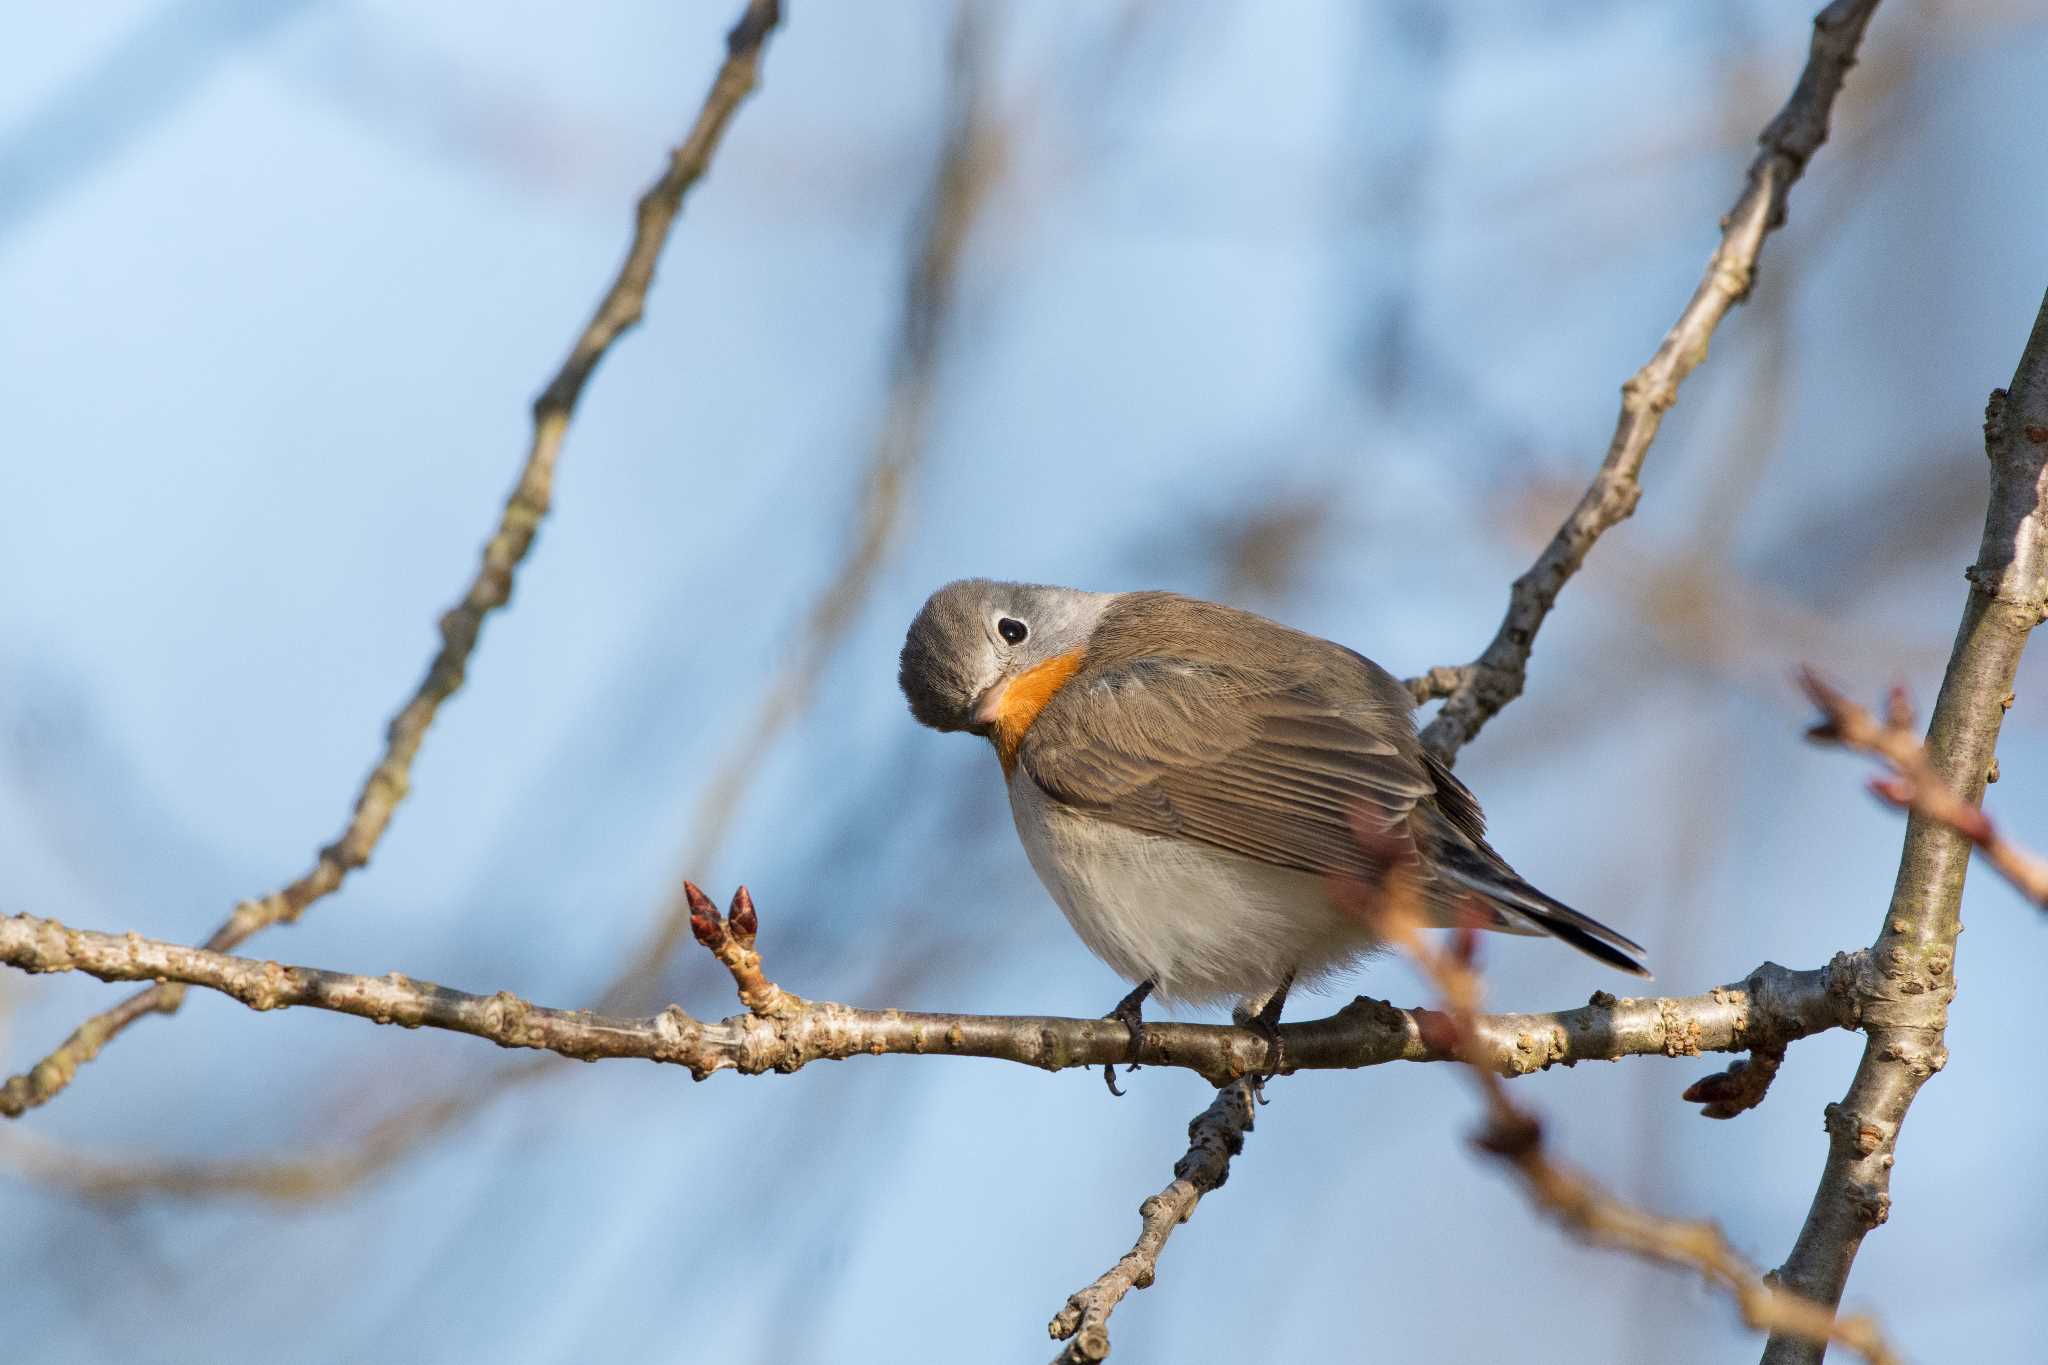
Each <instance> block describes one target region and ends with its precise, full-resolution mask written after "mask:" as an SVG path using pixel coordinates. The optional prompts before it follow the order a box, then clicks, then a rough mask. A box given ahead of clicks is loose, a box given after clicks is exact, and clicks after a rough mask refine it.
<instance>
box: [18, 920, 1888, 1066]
mask: <svg viewBox="0 0 2048 1365" xmlns="http://www.w3.org/2000/svg"><path fill="white" fill-rule="evenodd" d="M697 894H698V897H699V901H700V909H699V913H698V925H697V933H698V937H699V938H700V940H702V941H703V942H704V943H705V945H706V947H707V948H709V949H710V950H711V951H712V953H713V955H714V956H716V957H717V958H718V959H719V960H720V961H721V962H723V963H724V964H725V966H726V968H727V970H728V971H729V972H731V973H732V974H733V977H734V981H735V984H736V986H737V987H738V988H739V991H740V994H741V998H742V1001H743V1003H745V1004H746V1005H747V1006H748V1013H746V1014H743V1015H735V1016H733V1017H731V1018H728V1019H723V1020H717V1021H706V1020H699V1019H696V1018H694V1017H692V1016H691V1015H689V1014H686V1013H685V1012H683V1011H682V1010H681V1009H680V1008H677V1007H674V1006H671V1007H670V1008H668V1009H666V1010H663V1011H661V1012H660V1013H658V1014H655V1015H651V1016H644V1017H637V1018H632V1017H621V1016H613V1015H605V1014H598V1013H593V1012H591V1011H589V1010H564V1009H551V1008H548V1007H546V1006H542V1005H537V1004H534V1003H532V1002H530V1001H527V1000H523V999H520V998H519V997H517V996H515V995H513V994H511V993H510V992H507V991H499V992H498V993H496V994H494V995H472V994H469V993H467V992H464V991H458V990H451V989H449V988H448V987H445V986H438V985H435V984H433V983H431V982H426V981H418V980H414V979H412V978H409V977H406V976H403V975H400V974H397V973H393V974H392V975H389V976H381V977H372V976H356V975H351V974H349V973H346V972H330V971H323V970H321V969H319V968H313V967H287V966H282V965H280V964H278V963H276V962H264V961H258V960H256V959H254V958H246V957H233V956H230V955H228V954H225V953H216V952H212V951H210V950H208V949H204V948H187V947H183V946H180V945H178V944H172V943H164V942H160V941H158V940H155V939H146V938H142V937H140V936H138V935H135V934H103V933H96V932H93V931H91V930H85V929H71V928H67V927H66V926H64V925H61V924H59V923H57V922H56V921H55V920H48V919H39V918H37V917H35V916H33V915H13V916H7V917H0V964H5V965H9V966H13V967H17V968H20V969H21V970H24V971H30V972H63V971H80V972H84V973H86V974H87V975H90V976H96V977H98V978H100V979H101V980H103V981H152V980H160V981H175V982H182V983H185V984H187V985H194V986H202V987H205V988H206V989H208V990H214V991H219V992H220V993H221V994H223V995H227V996H231V997H233V998H234V999H236V1000H239V1001H241V1002H242V1003H243V1004H245V1005H248V1006H249V1007H250V1008H252V1009H256V1010H271V1009H283V1008H286V1007H289V1006H300V1007H308V1008H313V1009H323V1010H331V1011H334V1012H336V1013H339V1014H348V1015H354V1016H356V1017H358V1018H363V1019H369V1020H372V1021H374V1022H376V1023H380V1024H401V1025H403V1026H405V1027H407V1028H420V1027H426V1028H439V1029H448V1030H451V1031H453V1032H457V1033H467V1034H471V1035H472V1036H475V1037H478V1038H486V1039H489V1040H490V1041H492V1042H494V1043H497V1044H498V1045H500V1046H501V1047H513V1048H533V1049H538V1050H542V1051H548V1052H555V1053H559V1054H561V1055H563V1056H566V1057H575V1058H578V1059H580V1060H596V1059H599V1058H610V1057H637V1058H642V1059H646V1060H651V1061H660V1062H668V1063H673V1064H675V1065H679V1066H684V1067H687V1068H689V1070H690V1071H691V1072H692V1073H693V1074H694V1075H696V1076H697V1077H698V1078H699V1079H702V1078H704V1077H706V1076H710V1075H712V1074H713V1073H715V1072H719V1071H739V1072H742V1073H745V1074H749V1075H752V1074H757V1073H759V1072H763V1071H771V1070H772V1071H779V1072H791V1071H796V1070H798V1069H800V1068H802V1067H804V1066H807V1065H809V1064H810V1063H812V1062H817V1061H837V1060H843V1059H846V1058H851V1057H857V1056H863V1055H868V1056H882V1055H885V1054H892V1053H895V1054H927V1053H930V1054H939V1055H944V1056H952V1057H986V1058H994V1059H998V1060H1003V1061H1011V1062H1019V1063H1022V1064H1024V1065H1027V1066H1034V1067H1039V1068H1042V1069H1045V1070H1048V1071H1058V1070H1063V1069H1066V1068H1069V1067H1077V1066H1078V1067H1087V1066H1100V1065H1104V1064H1106V1063H1109V1062H1122V1061H1124V1060H1126V1059H1127V1058H1128V1057H1129V1054H1130V1034H1129V1031H1128V1030H1127V1029H1126V1028H1125V1027H1124V1025H1123V1024H1122V1022H1121V1021H1119V1020H1116V1019H1113V1018H1112V1019H1066V1018H1059V1017H1055V1016H1044V1015H987V1014H947V1013H926V1012H919V1011H913V1010H893V1009H861V1008H858V1007H855V1006H852V1005H843V1004H838V1003H835V1002H833V1001H828V1000H811V999H807V998H804V997H801V996H797V995H794V994H792V993H790V992H789V991H787V990H785V989H783V988H781V987H779V986H777V985H776V984H775V983H774V982H773V981H772V980H770V979H769V978H768V976H767V975H766V974H765V972H764V970H763V968H762V966H761V961H760V957H759V954H758V951H757V950H756V949H755V947H754V937H753V936H754V934H755V933H756V932H757V931H758V918H757V916H756V914H755V912H754V910H753V906H752V902H751V901H736V902H735V906H734V918H729V919H726V920H723V921H719V922H718V923H719V926H722V927H715V926H714V925H713V924H712V923H710V922H707V921H714V920H716V919H717V917H716V912H715V910H713V909H712V908H711V907H710V902H709V901H708V900H704V899H703V898H702V893H701V892H699V893H697ZM721 935H724V937H723V938H721ZM1866 969H1867V963H1866V961H1865V959H1864V958H1863V956H1862V955H1860V954H1854V953H1844V954H1840V955H1838V956H1837V957H1836V958H1835V960H1834V961H1833V962H1831V963H1829V964H1828V965H1827V966H1826V967H1822V968H1817V969H1814V970H1811V971H1803V972H1795V971H1789V970H1787V969H1785V968H1783V967H1779V966H1777V965H1775V964H1772V963H1766V964H1764V965H1763V966H1761V967H1759V968H1758V969H1757V970H1756V971H1755V972H1753V973H1751V974H1750V976H1749V977H1748V979H1746V980H1744V981H1740V982H1734V983H1731V984H1729V985H1726V986H1719V987H1716V988H1715V989H1713V990H1711V991H1708V992H1706V993H1705V994H1702V995H1693V996H1673V997H1665V998H1661V999H1639V1000H1638V999H1625V1000H1618V999H1616V998H1615V997H1613V996H1611V995H1606V994H1604V993H1603V994H1601V995H1597V996H1595V997H1594V998H1593V1000H1592V1002H1591V1003H1589V1004H1586V1005H1582V1006H1580V1007H1578V1008H1577V1009H1568V1010H1557V1011H1554V1012H1550V1013H1532V1014H1496V1015H1489V1016H1485V1017H1483V1018H1478V1019H1475V1020H1473V1021H1472V1025H1471V1028H1472V1032H1473V1036H1474V1038H1476V1039H1477V1040H1478V1044H1479V1045H1480V1046H1483V1047H1484V1049H1485V1055H1486V1058H1487V1065H1488V1066H1489V1067H1491V1068H1492V1069H1493V1070H1495V1071H1497V1072H1498V1073H1500V1074H1501V1075H1503V1076H1520V1075H1527V1074H1530V1073H1532V1072H1536V1071H1542V1070H1546V1069H1548V1068H1550V1067H1553V1066H1560V1065H1562V1066H1571V1065H1575V1064H1577V1063H1579V1062H1582V1061H1613V1060H1617V1059H1619V1058H1622V1057H1648V1056H1661V1057H1690V1056H1698V1055H1700V1054H1701V1053H1705V1052H1737V1051H1747V1050H1749V1049H1751V1048H1755V1047H1759V1046H1771V1045H1780V1044H1783V1043H1787V1042H1791V1041H1795V1040H1797V1039H1799V1038H1804V1037H1807V1036H1809V1035H1811V1034H1815V1033H1822V1032H1825V1031H1827V1030H1829V1029H1836V1028H1853V1027H1856V1026H1857V1025H1858V1022H1859V1021H1858V1019H1857V1016H1856V1014H1855V1009H1854V997H1855V990H1854V988H1855V984H1856V983H1857V982H1858V981H1859V980H1860V978H1861V975H1862V974H1863V973H1864V972H1865V970H1866ZM1279 1038H1280V1043H1281V1054H1282V1057H1283V1058H1284V1070H1286V1071H1298V1070H1347V1069H1354V1068H1359V1067H1368V1066H1379V1065H1383V1064H1385V1063H1388V1062H1439V1061H1449V1060H1453V1059H1469V1055H1470V1054H1469V1049H1468V1050H1464V1051H1461V1050H1459V1049H1455V1048H1452V1047H1451V1046H1450V1045H1449V1044H1448V1043H1447V1042H1446V1041H1445V1038H1444V1035H1443V1032H1442V1028H1441V1019H1440V1016H1439V1015H1438V1014H1437V1013H1436V1012H1435V1011H1432V1010H1423V1009H1416V1010H1403V1009H1397V1008H1396V1007H1394V1006H1393V1005H1390V1004H1387V1003H1386V1002H1384V1001H1380V1000H1367V999H1363V998H1361V999H1358V1000H1354V1001H1353V1002H1352V1003H1351V1004H1349V1005H1347V1006H1345V1007H1344V1008H1343V1009H1341V1010H1339V1011H1337V1013H1335V1014H1333V1015H1330V1016H1329V1017H1328V1018H1324V1019H1316V1020H1311V1021H1309V1022H1307V1023H1301V1024H1286V1025H1282V1026H1281V1027H1280V1029H1279ZM1272 1057H1273V1050H1272V1039H1271V1038H1270V1037H1269V1036H1268V1034H1266V1033H1265V1032H1264V1031H1262V1030H1261V1029H1259V1028H1252V1027H1243V1026H1238V1025H1218V1024H1185V1023H1172V1022H1164V1021H1162V1022H1159V1023H1147V1024H1146V1025H1145V1030H1144V1037H1143V1040H1142V1046H1141V1048H1140V1050H1139V1053H1138V1060H1139V1061H1141V1062H1142V1063H1143V1064H1144V1065H1146V1066H1155V1067H1178V1068H1181V1069H1183V1070H1188V1071H1193V1072H1196V1073H1197V1074H1199V1075H1201V1076H1203V1077H1204V1078H1205V1079H1207V1080H1209V1081H1210V1082H1211V1083H1212V1084H1215V1085H1217V1086H1222V1085H1224V1084H1227V1083H1228V1082H1230V1081H1233V1080H1238V1079H1242V1078H1244V1077H1247V1076H1257V1075H1261V1074H1264V1073H1265V1072H1267V1071H1268V1070H1269V1069H1270V1066H1271V1061H1272Z"/></svg>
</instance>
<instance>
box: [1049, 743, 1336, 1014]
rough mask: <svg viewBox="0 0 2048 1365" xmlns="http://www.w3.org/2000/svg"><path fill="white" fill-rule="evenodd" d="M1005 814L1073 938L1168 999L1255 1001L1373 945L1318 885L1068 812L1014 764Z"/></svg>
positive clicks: (1308, 877)
mask: <svg viewBox="0 0 2048 1365" xmlns="http://www.w3.org/2000/svg"><path fill="white" fill-rule="evenodd" d="M1010 810H1011V813H1012V814H1013V815H1014V816H1015V817H1016V821H1017V833H1018V836H1019V837H1020V838H1021V839H1022V840H1023V843H1024V851H1025V853H1026V854H1027V855H1029V857H1030V859H1031V866H1032V867H1033V869H1035V870H1036V871H1037V873H1038V877H1039V880H1040V881H1042V882H1044V883H1045V888H1046V890H1047V891H1049V892H1051V893H1052V898H1053V900H1055V901H1057V902H1058V903H1059V907H1060V909H1061V910H1062V911H1063V912H1065V914H1066V917H1067V922H1068V923H1069V924H1071V925H1073V926H1074V932H1075V933H1077V934H1079V935H1080V936H1081V940H1082V942H1084V943H1086V944H1087V945H1088V947H1089V949H1090V950H1091V951H1092V952H1093V953H1094V954H1095V955H1096V956H1097V957H1099V958H1101V959H1102V960H1103V961H1104V962H1106V963H1108V964H1109V965H1110V967H1112V968H1113V969H1114V970H1115V971H1116V972H1117V973H1118V974H1119V975H1121V976H1123V977H1125V978H1126V979H1128V980H1131V981H1153V982H1156V983H1157V986H1158V993H1159V994H1160V995H1161V996H1162V997H1164V998H1166V999H1168V1000H1178V1001H1188V1002H1198V1003H1199V1002H1208V1001H1213V1000H1218V999H1224V998H1230V997H1236V998H1250V999H1253V1000H1254V1001H1255V1002H1256V1001H1257V1000H1260V999H1263V998H1264V997H1265V996H1266V995H1268V994H1270V993H1271V992H1272V991H1273V990H1274V989H1276V988H1277V987H1279V986H1280V984H1281V983H1282V982H1284V981H1286V980H1287V979H1288V978H1289V977H1290V975H1292V976H1294V977H1296V978H1297V979H1299V980H1302V981H1305V982H1306V981H1311V980H1313V979H1314V978H1316V977H1318V976H1321V975H1323V974H1325V973H1327V972H1329V971H1331V970H1333V969H1335V968H1339V967H1342V966H1344V965H1346V964H1348V963H1350V962H1351V961H1353V960H1355V959H1356V958H1358V957H1359V956H1361V955H1363V954H1365V953H1368V952H1370V951H1372V950H1373V948H1374V947H1376V946H1377V945H1376V943H1375V941H1374V939H1373V937H1372V935H1371V934H1370V933H1369V932H1367V931H1366V929H1365V928H1364V926H1363V925H1362V924H1361V923H1360V922H1359V921H1358V920H1357V919H1355V918H1353V917H1352V916H1350V915H1347V914H1345V913H1344V912H1343V911H1341V910H1339V909H1337V908H1336V907H1335V906H1333V905H1332V904H1331V903H1330V899H1329V896H1328V894H1327V892H1326V891H1325V888H1324V885H1323V881H1322V879H1321V878H1319V877H1316V876H1314V875H1313V874H1310V873H1306V872H1297V871H1293V870H1290V869H1287V868H1279V867H1273V866H1271V865H1269V864H1266V863H1261V862H1257V861H1255V860H1253V859H1250V858H1242V857H1239V856H1237V855H1235V854H1231V853H1226V852H1224V851H1222V850H1220V849H1215V848H1211V847H1209V846H1208V845H1205V844H1198V843H1195V842H1192V841H1190V840H1185V839H1176V838H1170V837H1167V836H1164V835H1157V834H1147V833H1145V832H1143V831H1141V830H1134V829H1130V828H1128V827H1126V826H1123V825H1118V824H1114V823H1112V822H1110V821H1108V820H1104V819H1101V818H1099V817H1096V816H1091V815H1087V814H1084V813H1080V812H1076V811H1074V810H1071V809H1069V808H1067V807H1064V806H1061V805H1060V804H1059V803H1057V802H1055V801H1053V800H1052V799H1051V798H1050V797H1048V796H1047V795H1046V794H1045V793H1044V792H1043V791H1042V790H1041V789H1040V788H1039V786H1038V784H1037V783H1036V782H1034V781H1032V780H1031V777H1030V775H1029V774H1028V773H1026V772H1025V771H1024V770H1023V769H1022V768H1021V767H1020V768H1019V769H1018V770H1017V771H1016V773H1015V774H1014V775H1013V776H1012V777H1011V779H1010Z"/></svg>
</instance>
